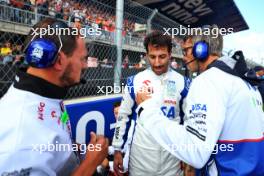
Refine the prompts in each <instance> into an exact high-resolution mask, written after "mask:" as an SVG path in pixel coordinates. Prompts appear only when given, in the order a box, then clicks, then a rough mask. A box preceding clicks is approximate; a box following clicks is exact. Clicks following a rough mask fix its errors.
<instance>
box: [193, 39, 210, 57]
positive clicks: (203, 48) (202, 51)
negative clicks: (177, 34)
mask: <svg viewBox="0 0 264 176" xmlns="http://www.w3.org/2000/svg"><path fill="white" fill-rule="evenodd" d="M209 51H210V48H209V44H208V43H207V42H206V41H198V42H196V43H195V44H194V45H193V48H192V53H193V57H194V58H195V59H197V60H199V61H201V62H203V61H205V60H206V59H207V58H208V56H209Z"/></svg>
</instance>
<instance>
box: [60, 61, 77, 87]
mask: <svg viewBox="0 0 264 176" xmlns="http://www.w3.org/2000/svg"><path fill="white" fill-rule="evenodd" d="M72 70H73V69H72V65H71V64H69V65H67V67H66V69H65V71H64V73H63V74H62V76H61V77H60V81H61V82H62V84H63V85H64V87H67V86H71V85H74V84H75V81H74V79H73V78H71V76H70V75H71V73H72Z"/></svg>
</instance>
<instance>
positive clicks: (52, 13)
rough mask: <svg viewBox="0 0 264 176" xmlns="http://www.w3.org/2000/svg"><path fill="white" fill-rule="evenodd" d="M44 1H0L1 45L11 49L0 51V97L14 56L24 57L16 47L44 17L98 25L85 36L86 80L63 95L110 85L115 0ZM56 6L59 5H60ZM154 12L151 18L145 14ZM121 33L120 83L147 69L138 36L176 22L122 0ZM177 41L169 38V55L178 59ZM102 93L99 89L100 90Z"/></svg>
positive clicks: (85, 93)
mask: <svg viewBox="0 0 264 176" xmlns="http://www.w3.org/2000/svg"><path fill="white" fill-rule="evenodd" d="M47 2H48V4H38V5H36V4H30V1H28V2H26V1H25V3H24V4H20V5H14V4H6V3H3V2H2V3H0V48H1V47H2V48H4V47H5V48H10V50H11V53H9V54H6V55H3V54H2V55H0V73H1V74H0V97H1V96H2V95H3V94H4V93H5V92H6V90H7V89H8V87H9V86H10V85H11V83H12V81H13V79H14V75H15V72H14V70H15V69H14V68H15V64H16V63H17V61H19V60H21V59H22V58H23V53H22V51H21V48H22V47H23V42H24V40H25V36H26V35H27V33H28V32H29V30H30V27H31V26H32V25H34V24H36V23H37V22H38V21H39V20H41V19H43V18H45V17H48V16H49V17H53V18H58V19H61V20H64V21H66V22H67V23H68V24H69V25H81V26H83V27H84V28H98V27H99V28H100V29H101V31H102V33H101V35H99V36H95V35H86V41H87V43H88V45H87V46H88V51H89V58H88V63H87V64H88V67H89V68H88V69H87V70H86V71H85V73H84V76H85V78H86V79H87V80H88V83H87V84H85V85H81V86H76V87H74V88H72V89H71V90H70V92H69V94H68V96H67V98H76V97H81V96H95V95H98V94H100V92H98V88H97V86H99V85H100V86H113V82H114V67H115V64H116V61H117V47H116V45H115V40H116V33H115V26H116V9H115V8H116V2H115V0H110V1H104V0H89V1H85V0H82V1H74V0H68V1H64V2H63V4H59V3H58V2H61V1H55V0H52V1H47ZM60 6H61V8H60ZM151 17H153V18H152V19H151V20H150V18H151ZM123 18H124V21H123V32H122V36H123V37H122V43H123V47H122V72H121V75H120V77H119V78H120V80H121V83H124V82H125V79H126V78H127V77H128V76H130V75H134V74H136V73H138V72H139V71H142V70H143V69H145V68H146V65H147V63H146V58H145V50H144V47H143V40H144V37H145V35H146V32H147V29H150V28H151V29H158V30H162V29H163V28H164V27H166V28H168V27H178V26H179V24H177V23H176V22H174V21H172V20H170V19H168V18H167V17H165V16H163V15H161V14H159V13H156V12H155V11H154V10H151V9H149V8H147V7H145V6H142V5H140V4H138V3H136V2H132V1H130V0H125V2H124V15H123ZM179 45H180V40H179V38H177V40H175V41H174V47H173V50H172V52H173V57H174V58H175V59H177V61H178V63H179V65H178V66H179V69H180V71H182V70H181V67H180V66H181V65H180V60H179V58H181V50H180V47H179ZM101 93H102V92H101Z"/></svg>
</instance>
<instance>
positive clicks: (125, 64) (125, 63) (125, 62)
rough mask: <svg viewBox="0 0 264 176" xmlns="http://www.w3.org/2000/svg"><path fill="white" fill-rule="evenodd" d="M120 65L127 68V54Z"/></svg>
mask: <svg viewBox="0 0 264 176" xmlns="http://www.w3.org/2000/svg"><path fill="white" fill-rule="evenodd" d="M122 67H123V68H128V67H129V59H128V55H126V57H125V59H124V60H123V64H122Z"/></svg>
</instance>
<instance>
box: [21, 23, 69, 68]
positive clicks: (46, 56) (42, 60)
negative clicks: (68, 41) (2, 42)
mask: <svg viewBox="0 0 264 176" xmlns="http://www.w3.org/2000/svg"><path fill="white" fill-rule="evenodd" d="M50 27H51V28H65V27H68V25H67V24H66V23H64V22H55V23H53V24H52V25H50ZM36 36H37V34H35V35H34V36H33V37H32V39H31V41H30V42H29V43H28V45H27V47H25V50H24V51H25V54H26V55H25V58H26V61H27V63H28V64H29V65H30V66H32V67H36V68H47V67H50V66H52V65H53V64H54V63H55V61H56V59H57V56H58V53H59V52H60V50H61V48H62V46H63V45H62V41H61V36H60V35H57V36H58V38H59V42H60V46H59V48H58V47H57V45H56V44H55V43H54V42H53V41H52V40H49V39H47V38H38V39H35V37H36ZM34 39H35V40H34Z"/></svg>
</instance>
